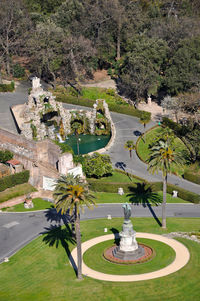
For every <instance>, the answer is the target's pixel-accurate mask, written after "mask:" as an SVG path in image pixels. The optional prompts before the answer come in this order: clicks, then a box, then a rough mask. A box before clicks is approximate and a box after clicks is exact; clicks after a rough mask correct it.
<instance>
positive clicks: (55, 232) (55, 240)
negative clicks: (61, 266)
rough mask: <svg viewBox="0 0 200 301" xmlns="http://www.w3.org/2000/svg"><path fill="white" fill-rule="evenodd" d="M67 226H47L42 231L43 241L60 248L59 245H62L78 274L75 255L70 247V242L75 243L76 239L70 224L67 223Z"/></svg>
mask: <svg viewBox="0 0 200 301" xmlns="http://www.w3.org/2000/svg"><path fill="white" fill-rule="evenodd" d="M65 226H66V228H62V227H61V226H56V225H51V226H50V227H49V228H45V230H46V231H45V232H42V233H41V234H43V235H44V237H43V242H44V243H45V244H48V245H49V247H56V248H58V247H59V245H61V246H62V247H63V248H64V249H65V251H66V253H67V256H68V258H69V261H70V263H71V265H72V267H73V269H74V271H75V273H76V274H77V266H76V263H75V262H74V259H73V257H72V256H71V252H70V249H69V243H71V244H73V245H74V244H75V243H76V241H75V239H74V238H73V233H72V231H71V228H70V227H69V225H65Z"/></svg>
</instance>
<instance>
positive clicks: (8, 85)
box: [0, 81, 15, 92]
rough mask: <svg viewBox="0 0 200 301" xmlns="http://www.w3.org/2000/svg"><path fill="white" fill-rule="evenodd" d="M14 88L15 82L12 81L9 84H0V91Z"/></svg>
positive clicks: (9, 90)
mask: <svg viewBox="0 0 200 301" xmlns="http://www.w3.org/2000/svg"><path fill="white" fill-rule="evenodd" d="M14 90H15V83H14V82H13V81H12V82H11V83H10V84H0V92H13V91H14Z"/></svg>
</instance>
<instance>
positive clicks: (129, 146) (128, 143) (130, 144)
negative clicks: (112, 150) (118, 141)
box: [124, 140, 135, 158]
mask: <svg viewBox="0 0 200 301" xmlns="http://www.w3.org/2000/svg"><path fill="white" fill-rule="evenodd" d="M124 148H125V149H127V150H129V154H130V158H132V150H134V149H135V144H134V142H133V140H128V141H126V143H125V145H124Z"/></svg>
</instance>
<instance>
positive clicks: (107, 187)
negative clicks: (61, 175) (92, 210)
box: [87, 179, 200, 204]
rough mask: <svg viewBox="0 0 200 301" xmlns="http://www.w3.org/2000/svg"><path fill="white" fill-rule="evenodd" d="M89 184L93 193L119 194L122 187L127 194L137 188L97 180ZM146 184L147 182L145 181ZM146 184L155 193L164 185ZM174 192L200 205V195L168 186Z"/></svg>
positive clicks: (90, 180)
mask: <svg viewBox="0 0 200 301" xmlns="http://www.w3.org/2000/svg"><path fill="white" fill-rule="evenodd" d="M87 181H88V183H89V187H90V189H91V190H92V191H95V192H112V193H117V192H118V188H119V187H122V188H123V190H124V192H125V193H129V192H130V188H131V187H137V184H136V183H133V184H131V183H109V182H105V183H104V182H99V181H96V180H95V179H87ZM144 182H145V181H144ZM145 183H146V184H149V185H150V186H151V187H152V191H153V192H157V191H162V188H163V183H162V182H149V183H148V182H145ZM173 190H176V191H178V197H180V198H181V199H183V200H185V201H188V202H191V203H195V204H198V203H200V195H198V194H196V193H193V192H190V191H188V190H185V189H183V188H181V187H178V186H176V185H172V184H167V192H168V193H170V194H172V192H173Z"/></svg>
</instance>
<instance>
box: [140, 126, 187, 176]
mask: <svg viewBox="0 0 200 301" xmlns="http://www.w3.org/2000/svg"><path fill="white" fill-rule="evenodd" d="M162 131H163V128H162V127H155V128H153V129H152V130H150V131H148V132H147V133H146V134H145V135H144V137H143V138H139V141H138V143H137V153H138V155H139V157H140V158H141V159H142V160H143V161H146V160H147V158H148V157H149V154H150V149H149V145H150V144H152V142H153V140H154V139H155V137H156V136H157V135H158V134H159V135H160V133H162ZM174 143H175V149H176V151H178V152H181V153H182V155H183V157H184V158H185V156H187V155H186V154H187V153H188V150H187V148H186V146H185V144H184V143H183V142H182V141H181V140H180V139H179V138H175V140H174ZM176 169H177V167H175V168H172V172H174V173H177V174H179V175H182V174H183V173H184V167H178V169H177V170H176Z"/></svg>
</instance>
